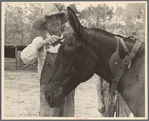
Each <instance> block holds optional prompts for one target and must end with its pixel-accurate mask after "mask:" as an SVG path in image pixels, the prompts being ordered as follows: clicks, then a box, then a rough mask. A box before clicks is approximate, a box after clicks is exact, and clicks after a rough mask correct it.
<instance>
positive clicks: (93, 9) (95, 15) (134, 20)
mask: <svg viewBox="0 0 149 121" xmlns="http://www.w3.org/2000/svg"><path fill="white" fill-rule="evenodd" d="M54 4H55V5H56V7H57V8H58V9H59V10H60V11H62V10H63V11H66V6H65V5H64V4H62V3H54ZM78 4H79V3H76V4H70V7H71V8H72V9H73V10H74V11H75V13H76V14H77V16H78V18H79V20H80V21H81V23H82V24H83V25H84V26H86V27H89V28H93V27H94V28H101V29H105V30H107V31H110V32H113V31H114V30H115V29H116V28H122V29H123V30H125V32H126V34H127V35H128V36H130V35H132V34H133V33H134V32H135V33H136V37H137V38H139V39H141V40H142V41H144V37H145V33H144V31H145V19H146V18H145V14H146V13H145V4H144V3H128V4H127V5H126V7H125V8H123V7H121V6H118V4H117V7H116V10H114V9H113V7H109V6H108V5H107V4H98V5H97V6H92V5H90V6H88V7H86V8H85V9H83V10H82V11H79V10H78V9H77V5H78ZM84 4H85V3H84ZM42 10H43V5H42V4H41V3H23V2H22V3H20V5H15V6H14V5H13V4H12V3H6V4H5V10H4V11H5V15H4V21H5V27H4V29H5V30H4V31H5V44H7V45H28V44H29V43H31V42H32V40H33V39H34V38H35V37H36V36H39V35H40V34H41V33H40V32H37V31H34V30H33V29H32V28H31V24H32V22H33V21H34V20H35V19H36V18H38V17H39V16H41V14H42ZM68 30H69V24H68V23H67V24H65V25H64V26H63V27H62V31H64V32H66V31H68Z"/></svg>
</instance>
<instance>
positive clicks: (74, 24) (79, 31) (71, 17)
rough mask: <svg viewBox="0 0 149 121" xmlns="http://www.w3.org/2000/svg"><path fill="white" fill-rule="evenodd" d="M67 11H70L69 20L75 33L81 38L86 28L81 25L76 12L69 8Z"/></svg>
mask: <svg viewBox="0 0 149 121" xmlns="http://www.w3.org/2000/svg"><path fill="white" fill-rule="evenodd" d="M67 10H68V20H69V23H70V25H71V27H72V28H73V30H74V32H75V33H76V34H77V35H79V36H80V35H81V34H82V33H83V31H84V28H83V26H82V25H81V24H80V22H79V20H78V18H77V16H76V14H75V12H74V11H73V10H72V9H71V8H70V7H67Z"/></svg>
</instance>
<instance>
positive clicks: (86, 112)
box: [2, 71, 101, 119]
mask: <svg viewBox="0 0 149 121" xmlns="http://www.w3.org/2000/svg"><path fill="white" fill-rule="evenodd" d="M4 77H5V78H4V80H2V84H4V85H3V87H4V88H3V92H2V93H3V98H2V99H3V105H2V106H3V110H2V113H3V116H4V117H38V114H39V76H38V74H37V72H29V71H5V74H4ZM96 77H97V76H93V77H92V78H91V79H90V80H88V81H87V82H84V83H82V84H80V85H79V86H78V87H77V88H76V92H75V118H80V119H81V118H86V119H87V118H89V117H91V118H98V117H99V118H100V117H101V115H100V113H99V112H98V110H97V91H96Z"/></svg>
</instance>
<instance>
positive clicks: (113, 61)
mask: <svg viewBox="0 0 149 121" xmlns="http://www.w3.org/2000/svg"><path fill="white" fill-rule="evenodd" d="M115 38H116V39H117V48H116V51H115V52H114V53H113V54H112V55H111V57H110V60H109V65H110V69H111V71H112V74H113V76H114V79H111V80H112V84H111V85H110V86H111V88H110V100H109V101H110V102H109V103H110V104H109V112H108V116H109V117H114V113H115V112H116V117H119V111H118V105H116V104H117V103H116V102H118V98H117V97H118V95H119V93H118V92H117V84H118V82H119V80H120V79H121V77H122V75H123V73H124V71H125V69H126V68H130V66H131V61H132V59H133V58H134V57H135V55H136V53H137V51H138V50H139V48H140V46H141V41H139V40H136V43H135V45H134V46H133V48H132V50H131V51H130V50H129V49H128V48H127V46H126V44H125V42H124V40H123V38H122V37H120V36H115ZM119 42H121V44H122V46H123V48H124V50H125V51H126V53H127V55H126V56H125V57H124V59H123V60H122V59H121V58H120V56H119Z"/></svg>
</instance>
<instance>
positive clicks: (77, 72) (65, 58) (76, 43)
mask: <svg viewBox="0 0 149 121" xmlns="http://www.w3.org/2000/svg"><path fill="white" fill-rule="evenodd" d="M67 9H68V18H69V23H70V25H71V27H72V29H73V32H72V33H70V34H69V35H68V36H67V38H66V39H65V41H64V42H63V44H62V45H61V46H60V48H59V52H58V56H57V59H56V61H55V65H54V68H53V71H52V74H51V77H50V80H49V84H48V85H47V87H46V90H45V97H46V99H47V102H48V104H49V106H50V107H59V106H60V105H62V103H63V102H64V101H63V100H64V98H65V97H66V96H67V95H68V94H69V93H70V92H71V91H72V90H74V89H75V88H76V87H77V86H78V85H79V84H80V83H81V82H84V81H86V80H88V79H89V78H91V77H92V76H93V74H94V73H95V70H96V67H97V61H98V57H97V55H96V54H95V53H94V52H93V50H92V49H91V48H90V47H89V45H88V34H87V33H86V28H84V27H83V26H82V25H81V24H80V22H79V20H78V18H77V17H76V15H75V13H74V11H73V10H72V9H71V8H69V7H68V8H67Z"/></svg>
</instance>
